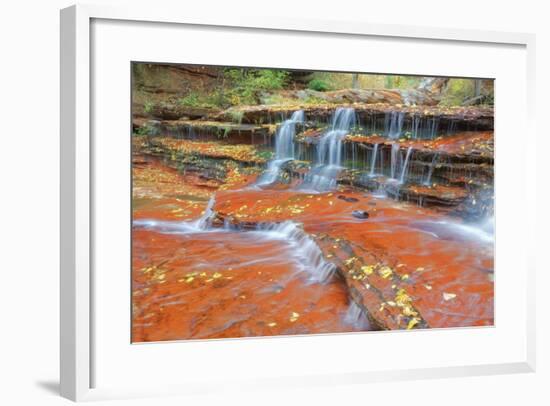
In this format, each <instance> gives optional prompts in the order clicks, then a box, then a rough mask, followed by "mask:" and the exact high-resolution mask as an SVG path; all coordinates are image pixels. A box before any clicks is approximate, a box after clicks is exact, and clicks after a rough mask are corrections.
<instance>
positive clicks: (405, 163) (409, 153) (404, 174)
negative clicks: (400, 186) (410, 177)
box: [399, 147, 413, 183]
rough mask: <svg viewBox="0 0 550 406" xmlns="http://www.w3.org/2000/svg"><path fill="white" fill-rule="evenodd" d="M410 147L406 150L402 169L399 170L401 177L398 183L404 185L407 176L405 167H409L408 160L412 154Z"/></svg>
mask: <svg viewBox="0 0 550 406" xmlns="http://www.w3.org/2000/svg"><path fill="white" fill-rule="evenodd" d="M412 149H413V148H412V147H409V148H407V155H406V156H405V162H403V168H401V177H400V178H399V183H405V180H406V176H407V166H408V165H409V159H410V157H411V153H412Z"/></svg>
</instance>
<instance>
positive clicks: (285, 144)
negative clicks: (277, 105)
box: [256, 110, 304, 186]
mask: <svg viewBox="0 0 550 406" xmlns="http://www.w3.org/2000/svg"><path fill="white" fill-rule="evenodd" d="M303 122H304V111H303V110H297V111H295V112H294V113H292V116H291V117H290V119H288V120H285V121H284V122H283V124H281V126H280V127H279V129H278V130H277V134H276V135H275V159H272V160H271V161H269V163H268V164H267V169H266V170H265V171H264V173H263V174H262V175H261V176H260V177H259V179H258V181H257V182H256V185H257V186H267V185H270V184H272V183H274V182H275V181H276V180H277V179H278V177H279V175H280V173H281V167H282V166H283V165H284V164H285V163H286V162H288V161H291V160H293V159H294V158H295V145H294V136H295V135H296V124H297V123H303Z"/></svg>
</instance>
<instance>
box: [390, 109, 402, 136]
mask: <svg viewBox="0 0 550 406" xmlns="http://www.w3.org/2000/svg"><path fill="white" fill-rule="evenodd" d="M387 114H388V113H386V135H387V136H388V137H389V138H391V139H396V138H399V137H400V136H401V133H402V132H403V121H404V119H405V113H404V112H402V111H392V112H391V113H389V118H388V116H387ZM388 123H389V125H388Z"/></svg>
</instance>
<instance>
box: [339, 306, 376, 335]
mask: <svg viewBox="0 0 550 406" xmlns="http://www.w3.org/2000/svg"><path fill="white" fill-rule="evenodd" d="M344 322H345V323H347V324H350V325H352V326H353V327H355V328H358V329H361V330H365V329H367V328H368V327H370V326H369V321H368V318H367V316H366V315H365V313H364V312H363V310H362V309H361V308H360V307H359V306H358V305H357V303H355V302H354V301H351V303H350V305H349V307H348V311H347V312H346V315H345V316H344Z"/></svg>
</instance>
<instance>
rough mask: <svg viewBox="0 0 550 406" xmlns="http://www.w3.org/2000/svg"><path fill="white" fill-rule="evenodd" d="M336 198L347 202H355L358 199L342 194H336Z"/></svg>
mask: <svg viewBox="0 0 550 406" xmlns="http://www.w3.org/2000/svg"><path fill="white" fill-rule="evenodd" d="M338 199H340V200H343V201H345V202H348V203H355V202H358V201H359V199H356V198H355V197H349V196H344V195H338Z"/></svg>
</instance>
